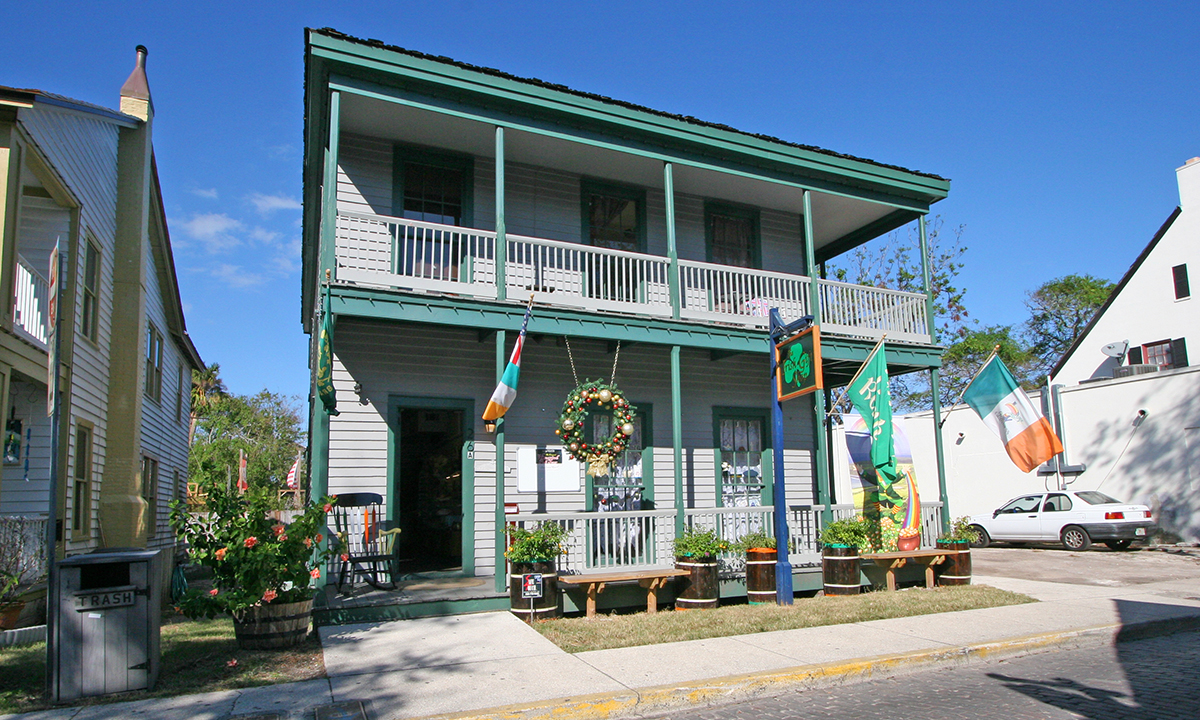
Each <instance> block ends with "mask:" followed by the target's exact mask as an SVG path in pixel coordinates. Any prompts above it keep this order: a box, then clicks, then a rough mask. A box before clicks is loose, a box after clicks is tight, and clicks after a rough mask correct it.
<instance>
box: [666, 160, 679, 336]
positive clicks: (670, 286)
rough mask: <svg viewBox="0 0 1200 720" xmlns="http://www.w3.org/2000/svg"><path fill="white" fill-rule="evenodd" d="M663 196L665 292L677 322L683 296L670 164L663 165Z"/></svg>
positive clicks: (673, 187) (673, 185)
mask: <svg viewBox="0 0 1200 720" xmlns="http://www.w3.org/2000/svg"><path fill="white" fill-rule="evenodd" d="M663 194H664V195H665V196H666V201H667V262H668V266H667V291H668V293H669V294H670V295H671V317H673V318H674V319H676V320H678V319H679V309H680V307H682V305H683V302H682V297H683V296H682V293H681V292H680V284H679V252H678V251H677V250H676V247H675V175H674V171H673V170H672V166H671V163H663Z"/></svg>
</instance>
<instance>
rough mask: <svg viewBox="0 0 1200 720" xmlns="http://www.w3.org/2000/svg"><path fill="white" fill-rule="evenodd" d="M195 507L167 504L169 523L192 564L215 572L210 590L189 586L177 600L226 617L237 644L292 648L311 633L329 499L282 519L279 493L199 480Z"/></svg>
mask: <svg viewBox="0 0 1200 720" xmlns="http://www.w3.org/2000/svg"><path fill="white" fill-rule="evenodd" d="M202 485H203V488H202V490H203V492H204V493H205V495H206V497H205V499H204V505H203V507H202V508H200V509H198V511H195V510H197V509H196V508H192V507H189V505H188V504H187V503H186V502H182V501H178V500H177V501H175V502H174V503H172V505H171V526H172V527H173V528H174V529H175V532H176V533H177V534H178V535H179V537H180V539H181V540H183V541H184V542H185V543H186V544H187V546H188V547H187V552H188V555H189V557H190V558H191V561H192V562H194V563H196V564H198V565H202V566H204V567H207V568H209V569H211V570H212V573H213V587H212V589H210V590H207V591H202V590H198V589H194V590H191V591H189V592H188V593H187V594H185V595H184V597H183V598H182V599H181V600H180V602H179V608H180V610H181V611H182V612H183V613H184V614H185V615H187V616H189V617H214V616H216V615H224V614H227V615H231V616H232V617H233V627H234V633H235V635H236V637H237V641H238V645H239V646H241V647H243V648H247V649H263V648H279V647H288V646H290V645H295V644H296V643H299V642H300V641H302V640H303V639H304V638H305V637H306V636H307V635H308V627H309V620H310V619H311V617H312V602H313V595H314V594H316V590H317V586H318V583H319V581H320V578H321V568H322V565H323V564H324V561H325V560H326V558H328V556H329V551H328V550H327V549H324V548H325V546H324V545H323V543H322V541H323V540H324V539H325V538H324V535H323V533H324V528H325V514H326V513H327V512H329V511H330V510H331V509H332V507H333V506H332V504H333V502H334V501H335V499H334V498H328V497H326V498H323V499H322V500H320V501H319V502H317V503H311V502H310V503H308V504H307V505H305V506H304V507H303V508H302V510H301V511H300V512H299V513H298V514H297V515H296V516H295V517H294V518H293V520H292V521H291V523H287V524H285V523H283V522H281V521H279V520H276V519H273V518H272V517H270V515H269V512H270V511H271V510H273V509H275V505H276V504H277V502H278V499H277V494H276V492H275V491H274V490H273V489H271V488H266V487H261V488H260V487H251V488H250V489H249V490H247V491H245V492H244V493H240V492H238V491H237V490H236V489H233V488H230V487H228V486H226V485H225V484H224V483H220V482H206V483H202Z"/></svg>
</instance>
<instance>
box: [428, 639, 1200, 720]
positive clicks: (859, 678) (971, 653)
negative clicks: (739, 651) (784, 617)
mask: <svg viewBox="0 0 1200 720" xmlns="http://www.w3.org/2000/svg"><path fill="white" fill-rule="evenodd" d="M1192 630H1200V616H1191V617H1184V618H1172V619H1169V620H1152V621H1147V622H1142V623H1134V624H1129V625H1122V624H1113V625H1101V626H1096V627H1090V628H1082V629H1078V630H1071V631H1063V632H1051V633H1040V634H1036V635H1026V636H1022V637H1015V638H1009V639H1007V640H1000V641H993V642H986V643H979V644H975V645H963V646H958V647H946V648H939V649H935V650H919V651H915V652H910V653H900V654H896V655H877V656H874V657H865V658H858V659H854V660H846V661H838V662H831V663H823V664H817V665H801V666H798V667H792V668H786V669H782V670H774V671H768V672H760V673H750V674H744V675H729V676H725V677H719V678H711V679H707V680H695V681H690V682H685V683H674V684H670V685H660V686H657V687H649V688H642V689H640V690H633V689H629V690H624V691H620V690H619V691H616V692H609V693H597V694H594V695H582V696H575V697H566V698H559V699H555V700H545V701H541V702H537V703H522V704H517V705H507V706H504V707H497V708H490V709H487V710H477V711H473V712H465V713H448V714H441V715H426V716H422V717H420V718H414V719H413V720H533V719H537V720H608V719H611V718H627V717H640V716H646V715H653V714H656V713H663V712H668V711H671V710H679V709H683V708H697V707H705V706H709V705H718V704H725V703H730V702H735V701H738V700H746V699H750V698H757V697H770V696H773V695H780V694H783V693H785V692H793V691H798V690H812V689H814V688H821V687H833V686H837V685H846V684H852V683H858V682H864V681H866V680H870V679H872V678H875V677H879V676H883V677H893V676H896V675H905V674H908V673H914V672H919V671H921V670H927V669H930V668H933V667H938V666H957V665H967V664H971V663H977V662H985V661H989V660H996V659H1000V658H1010V657H1017V656H1021V655H1026V654H1029V653H1035V652H1039V651H1043V650H1049V649H1054V648H1060V647H1070V646H1075V647H1084V646H1092V645H1098V644H1115V643H1120V642H1129V641H1133V640H1143V639H1147V638H1152V637H1158V636H1162V635H1172V634H1175V633H1180V632H1189V631H1192Z"/></svg>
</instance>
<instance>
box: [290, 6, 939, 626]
mask: <svg viewBox="0 0 1200 720" xmlns="http://www.w3.org/2000/svg"><path fill="white" fill-rule="evenodd" d="M305 75H306V81H305V82H306V85H305V159H304V228H303V281H302V282H303V286H302V305H301V319H302V322H303V325H304V329H305V331H306V332H308V333H310V334H311V335H312V353H313V356H312V363H311V366H312V368H313V372H314V380H315V374H316V370H317V366H318V361H317V353H318V342H317V338H318V335H319V333H318V332H317V330H318V329H319V328H320V327H321V323H322V318H323V315H322V313H324V312H325V310H326V308H328V311H329V312H330V313H331V314H332V319H333V321H334V322H333V323H332V325H333V333H332V337H333V353H334V355H333V383H334V386H335V388H336V393H337V399H338V405H337V409H338V411H339V414H337V415H333V416H331V415H329V414H327V413H326V412H325V410H324V409H323V407H322V405H321V403H320V402H318V401H316V400H315V398H316V393H315V390H314V395H313V398H314V400H313V405H312V409H313V413H312V422H311V452H312V457H311V473H312V485H313V487H312V492H313V493H314V495H319V494H320V493H322V492H326V491H328V492H330V493H335V494H336V493H344V492H352V491H367V492H374V493H379V494H381V495H382V496H383V498H384V505H385V507H386V512H387V514H388V518H389V520H390V521H392V522H394V523H396V524H398V525H399V526H400V527H401V528H402V530H403V532H402V534H401V536H400V538H401V540H400V542H401V552H400V554H401V556H402V558H403V559H405V560H409V561H411V562H409V563H408V564H407V565H406V567H407V568H409V569H410V570H411V571H412V572H414V573H415V572H419V571H437V572H440V573H442V574H449V575H461V576H465V577H469V578H480V577H482V578H489V579H490V578H495V585H494V586H493V585H492V583H491V582H485V583H484V584H485V586H489V587H495V588H497V589H499V588H500V587H502V586H503V583H504V577H503V576H504V574H505V566H504V559H503V555H502V553H498V552H497V547H498V546H502V544H503V538H502V535H501V534H500V532H498V530H499V528H500V523H501V522H503V518H505V517H506V516H505V513H506V512H508V513H509V515H508V516H507V517H508V519H509V520H510V521H513V522H527V521H530V520H534V519H538V518H564V517H567V518H568V519H569V520H570V521H571V522H572V523H573V524H572V527H576V528H577V530H576V531H575V532H576V536H575V539H574V541H573V545H572V553H573V554H572V555H571V556H570V557H569V558H567V559H565V560H564V561H563V563H562V564H563V565H564V566H565V569H567V570H569V571H575V572H588V571H590V570H594V569H596V568H597V567H613V566H616V567H625V566H630V567H632V566H637V565H639V564H642V565H644V564H660V565H661V564H663V563H667V564H669V563H670V557H669V552H668V551H667V549H666V548H665V546H664V545H663V542H664V541H669V539H670V538H671V537H673V536H674V533H675V527H676V523H677V522H683V521H685V520H686V521H687V522H689V523H691V522H695V523H700V524H704V525H707V526H710V527H721V528H723V529H724V530H725V531H728V532H732V533H734V534H736V533H737V532H740V530H744V529H745V528H748V527H750V526H756V525H760V524H761V523H762V522H763V521H764V519H765V518H767V514H766V510H767V508H766V507H765V506H768V505H770V502H771V500H770V498H771V491H772V474H773V467H772V457H771V441H770V427H769V424H768V418H769V415H768V409H769V402H770V386H769V380H768V356H767V347H768V340H767V333H766V324H767V317H766V315H767V310H768V309H769V308H770V307H774V306H778V307H779V308H780V309H781V311H782V313H783V316H784V319H785V320H788V321H791V320H795V319H797V318H799V317H801V316H804V315H807V314H814V315H817V319H818V322H819V324H820V327H821V330H822V336H821V340H822V350H823V353H824V364H823V370H824V373H825V377H826V380H827V384H830V385H839V384H842V385H844V384H845V383H846V382H847V381H848V380H849V378H850V376H851V375H852V374H853V373H854V372H855V370H856V369H857V368H858V366H859V364H860V363H861V362H862V360H863V359H864V358H865V357H866V355H867V353H868V352H869V351H870V349H871V347H872V346H873V345H874V344H875V342H876V340H877V339H878V338H879V337H880V336H881V335H882V334H883V333H887V340H888V360H889V363H890V364H891V368H890V369H891V372H892V373H893V374H898V373H904V372H916V371H930V370H932V369H935V368H937V367H938V366H939V364H940V357H941V349H940V348H939V347H938V346H937V344H936V342H935V340H934V338H932V337H931V328H932V325H933V323H932V318H930V316H929V312H930V311H929V303H928V302H927V298H926V296H925V295H924V294H920V293H907V292H897V291H890V290H881V289H875V288H870V287H862V286H855V285H852V284H847V283H840V282H834V281H830V280H825V279H820V276H821V273H822V272H823V268H824V267H825V263H826V262H827V261H829V260H832V259H834V258H836V257H837V256H839V255H841V254H843V253H846V252H848V251H851V250H852V249H854V248H856V247H858V246H860V245H861V244H863V243H865V242H867V241H869V240H871V239H872V238H876V237H879V236H880V235H883V234H885V233H887V232H890V231H892V230H895V229H897V228H901V227H904V226H906V225H909V224H910V223H912V224H914V226H915V224H916V223H917V221H918V220H919V219H923V218H924V217H925V215H926V214H927V213H928V211H929V208H930V206H931V205H932V204H933V203H935V202H937V201H939V200H941V199H943V198H944V197H946V195H947V193H948V191H949V185H950V183H949V181H947V180H945V179H943V178H940V177H938V176H936V175H931V174H927V173H922V172H914V171H911V170H905V169H903V168H899V167H895V166H891V165H885V164H882V163H877V162H874V161H870V160H864V159H860V158H855V157H851V156H847V155H843V154H839V153H834V152H829V151H826V150H822V149H819V148H814V147H809V146H803V145H797V144H794V143H790V142H786V141H783V140H779V139H776V138H771V137H765V136H761V135H754V134H749V133H744V132H740V131H737V130H734V129H732V128H729V127H725V126H721V125H716V124H712V123H706V122H703V121H700V120H697V119H695V118H691V117H683V116H679V115H672V114H668V113H664V112H660V111H656V110H652V109H649V108H646V107H641V106H637V105H633V104H630V103H626V102H621V101H617V100H613V99H610V98H606V97H600V96H597V95H592V94H588V93H584V92H579V91H576V90H572V89H570V88H566V87H563V86H560V85H553V84H549V83H546V82H542V81H538V80H531V79H526V78H520V77H515V76H512V75H509V74H506V73H504V72H500V71H497V70H491V69H487V68H480V67H474V66H471V65H467V64H464V63H460V62H455V61H453V60H450V59H447V58H445V57H435V56H432V55H426V54H422V53H419V52H412V51H409V50H404V49H402V48H397V47H392V46H388V45H384V44H382V43H380V42H378V41H374V40H372V41H365V40H359V39H356V38H353V37H349V36H346V35H344V34H341V33H338V32H336V31H333V30H328V29H326V30H309V31H308V33H307V47H306V67H305ZM806 208H808V214H807V217H806V216H805V211H806ZM806 238H808V239H806ZM813 282H815V283H817V287H816V288H815V289H814V288H813V287H812V286H811V284H810V283H813ZM531 294H532V295H533V298H534V305H533V315H532V319H531V321H530V323H529V328H528V332H529V335H528V339H527V341H526V343H525V347H524V355H523V359H522V369H521V377H520V384H519V388H518V392H517V397H516V402H515V404H514V405H513V407H512V409H511V410H509V412H508V414H507V415H506V417H505V421H504V423H503V425H502V428H501V430H500V431H498V432H496V433H492V432H487V430H486V429H485V426H484V424H483V422H482V421H481V419H480V416H481V414H482V412H483V410H484V407H485V406H486V405H487V401H488V398H489V396H490V395H491V393H492V391H493V389H494V388H495V386H496V383H497V379H498V370H500V369H502V368H503V365H504V364H505V362H506V361H507V359H508V356H509V353H510V352H511V350H512V346H513V343H514V341H515V335H516V332H515V331H516V330H518V329H519V327H520V325H521V319H522V315H523V313H524V310H525V305H526V302H527V301H528V300H529V298H530V295H531ZM814 298H818V300H817V304H816V305H814V304H813V300H814ZM572 356H573V358H574V370H575V374H573V372H572V361H571V357H572ZM614 365H615V377H616V381H617V384H618V385H619V387H620V388H621V390H622V391H623V392H624V393H625V394H626V396H627V398H628V399H629V400H630V401H631V402H632V403H633V404H635V405H636V406H637V408H638V410H639V416H638V420H637V423H636V424H637V427H636V431H635V433H634V435H633V437H632V442H631V447H630V452H629V453H628V455H627V456H626V457H624V458H623V459H622V460H621V462H620V463H618V466H617V467H615V468H614V469H613V471H612V472H611V473H610V474H609V475H608V476H597V477H593V476H589V475H586V474H585V473H584V472H583V468H582V467H581V466H580V465H578V464H573V463H571V462H569V461H567V462H564V463H561V464H559V463H555V462H552V461H555V460H559V459H561V460H564V461H566V460H567V458H565V457H564V456H563V455H561V454H560V453H559V452H557V451H559V450H561V445H560V444H559V442H558V437H557V436H556V435H555V428H556V426H557V425H556V421H557V419H558V416H559V412H560V410H561V408H562V406H563V402H564V400H565V398H566V396H567V393H568V392H569V391H570V390H571V389H572V388H574V387H575V385H576V375H577V376H578V379H579V380H584V379H585V378H586V379H596V378H602V379H604V380H609V379H610V378H611V377H612V374H613V368H614ZM814 398H815V400H814ZM825 402H827V399H826V398H825V397H823V396H822V395H821V394H820V393H818V394H816V395H815V396H814V395H809V396H806V397H802V398H799V399H796V400H792V401H789V402H788V403H787V404H786V405H785V434H784V438H785V439H784V446H785V447H784V454H783V457H784V465H785V474H786V487H787V498H788V502H789V504H790V505H792V506H794V510H793V514H794V517H793V518H792V520H791V522H792V526H793V532H795V533H808V535H809V536H810V535H811V517H812V513H813V506H816V505H821V504H822V503H827V502H829V501H830V500H831V499H832V498H830V496H829V490H828V488H829V486H830V483H829V468H828V465H827V463H826V462H825V459H826V458H825V453H826V448H827V447H828V444H827V436H826V433H823V432H815V433H814V430H813V428H814V426H815V422H814V417H815V412H816V413H820V414H821V415H823V412H821V408H823V407H824V403H825ZM592 422H593V425H594V426H589V428H588V429H587V432H588V433H590V435H589V437H592V438H600V437H601V436H602V434H603V433H604V432H605V431H606V430H607V429H609V425H608V423H607V421H606V420H603V419H601V420H595V419H593V421H592ZM501 443H502V444H503V447H504V448H505V452H504V461H503V463H502V464H501V466H502V467H503V469H504V472H503V477H504V482H503V483H502V484H501V487H500V488H499V490H501V492H499V493H498V492H497V490H498V488H497V481H496V477H497V458H496V448H497V446H498V445H500V444H501ZM676 458H679V461H678V462H677V461H676ZM842 500H844V501H845V502H848V501H849V499H848V498H845V499H842ZM928 500H930V501H936V500H937V498H936V497H931V498H928ZM930 507H931V508H933V514H934V516H936V507H937V505H936V502H931V504H930ZM742 508H751V509H750V510H742ZM754 508H759V509H757V510H755V509H754ZM616 511H623V512H624V513H627V514H626V515H611V513H612V512H616ZM839 511H841V510H840V509H839ZM606 512H607V513H610V515H608V516H607V517H610V518H618V517H619V518H623V519H622V521H621V523H608V524H604V523H602V522H601V520H602V519H603V518H604V517H605V513H606ZM631 518H632V519H631ZM622 523H623V524H622ZM739 523H740V524H739ZM806 523H807V525H806ZM727 534H728V533H727ZM633 535H637V536H638V537H637V538H635V537H632V536H633ZM639 538H640V539H639ZM651 540H653V542H651ZM639 543H640V544H639ZM646 543H649V544H651V545H653V546H654V548H657V550H656V552H657V554H652V553H649V551H645V552H644V553H643V551H644V548H645V544H646ZM635 546H636V547H635ZM806 547H807V548H811V544H809V545H808V546H806ZM639 553H643V554H639ZM651 555H652V556H651ZM806 557H807V558H808V560H809V561H811V559H812V556H811V554H810V555H809V556H806ZM798 582H799V581H798ZM642 601H643V602H644V598H643V600H642ZM463 607H466V606H463ZM474 607H481V605H479V604H478V603H477V604H476V605H475V606H474Z"/></svg>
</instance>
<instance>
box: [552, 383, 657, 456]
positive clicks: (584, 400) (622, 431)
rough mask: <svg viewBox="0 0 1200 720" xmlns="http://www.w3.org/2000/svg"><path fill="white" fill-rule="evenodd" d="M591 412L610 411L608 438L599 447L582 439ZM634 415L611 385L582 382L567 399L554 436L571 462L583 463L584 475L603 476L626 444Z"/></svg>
mask: <svg viewBox="0 0 1200 720" xmlns="http://www.w3.org/2000/svg"><path fill="white" fill-rule="evenodd" d="M593 408H594V409H596V410H605V409H609V408H611V409H612V416H613V432H612V435H610V436H609V437H608V438H606V439H604V440H602V441H601V442H599V443H595V442H592V443H589V442H587V440H586V438H585V437H584V430H585V428H586V425H587V422H586V421H587V416H588V413H589V412H591V410H592V409H593ZM636 413H637V408H635V407H634V406H632V405H630V404H629V401H628V400H626V399H625V396H624V395H622V394H621V391H620V390H618V389H617V384H616V383H615V382H613V383H606V382H604V381H603V380H585V381H584V382H582V383H580V384H579V386H578V387H576V388H575V389H574V390H572V391H571V393H570V394H569V395H567V401H566V402H565V403H563V409H562V414H561V415H559V417H558V428H557V429H556V430H555V431H554V433H555V434H556V435H559V436H560V437H562V439H563V443H565V444H566V446H567V452H568V453H569V454H570V456H571V457H572V458H574V459H576V460H578V461H580V462H586V463H587V465H588V469H587V473H588V475H593V476H595V475H607V474H608V470H609V466H610V465H612V463H613V461H614V460H615V458H616V456H617V455H618V454H619V453H621V452H624V450H625V448H626V446H627V445H628V444H629V436H631V435H633V429H634V428H633V418H634V417H636Z"/></svg>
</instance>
